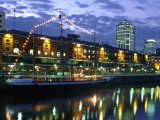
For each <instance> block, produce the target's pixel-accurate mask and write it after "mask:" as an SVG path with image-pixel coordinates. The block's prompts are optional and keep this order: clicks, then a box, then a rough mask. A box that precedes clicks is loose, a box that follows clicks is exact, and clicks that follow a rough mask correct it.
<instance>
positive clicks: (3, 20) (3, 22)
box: [0, 11, 5, 31]
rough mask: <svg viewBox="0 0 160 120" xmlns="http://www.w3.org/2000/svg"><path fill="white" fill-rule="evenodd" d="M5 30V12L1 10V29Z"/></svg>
mask: <svg viewBox="0 0 160 120" xmlns="http://www.w3.org/2000/svg"><path fill="white" fill-rule="evenodd" d="M2 30H5V12H3V11H0V31H2Z"/></svg>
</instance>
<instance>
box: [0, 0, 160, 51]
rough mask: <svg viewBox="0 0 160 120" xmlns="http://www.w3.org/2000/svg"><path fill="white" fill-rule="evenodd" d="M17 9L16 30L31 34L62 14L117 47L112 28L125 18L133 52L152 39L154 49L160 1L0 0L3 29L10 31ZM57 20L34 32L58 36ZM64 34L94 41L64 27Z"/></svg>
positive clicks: (159, 22) (99, 39) (101, 39)
mask: <svg viewBox="0 0 160 120" xmlns="http://www.w3.org/2000/svg"><path fill="white" fill-rule="evenodd" d="M14 9H16V29H17V30H24V31H30V30H31V29H32V28H33V26H34V25H35V24H38V23H41V22H43V21H45V20H47V19H49V18H51V17H52V16H57V15H58V14H59V11H62V15H63V16H66V17H67V18H68V19H70V20H72V21H73V22H74V24H76V25H78V26H80V27H83V28H85V29H86V30H88V31H90V30H94V31H95V32H96V41H97V42H99V43H101V42H107V43H109V44H110V45H112V46H116V42H115V26H116V25H117V24H118V23H119V22H120V21H122V20H123V19H128V21H130V22H131V23H132V24H133V25H135V26H136V49H137V50H140V49H143V44H144V41H145V40H146V39H150V38H152V39H155V40H156V42H157V47H158V46H159V45H160V44H159V40H160V39H159V38H160V33H159V32H160V26H159V25H160V12H159V9H160V1H159V0H134V1H133V0H0V10H3V11H5V12H6V27H7V29H13V16H14V12H13V10H14ZM58 22H59V21H58V20H57V21H54V22H51V23H49V24H46V25H44V26H43V27H41V28H39V29H37V30H36V31H37V32H38V33H42V34H47V35H53V36H58V35H59V34H60V32H59V31H60V29H59V23H58ZM64 28H65V29H64V34H65V35H66V34H68V33H75V34H80V35H81V39H83V40H87V41H93V36H91V35H88V34H86V33H85V32H81V31H79V30H77V29H76V28H74V27H72V26H68V25H67V24H66V25H65V23H64Z"/></svg>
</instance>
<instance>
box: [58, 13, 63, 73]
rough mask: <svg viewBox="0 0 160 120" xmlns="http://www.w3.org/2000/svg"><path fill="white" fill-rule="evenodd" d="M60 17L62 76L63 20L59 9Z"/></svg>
mask: <svg viewBox="0 0 160 120" xmlns="http://www.w3.org/2000/svg"><path fill="white" fill-rule="evenodd" d="M59 19H60V34H61V50H60V53H61V70H62V75H63V76H64V57H63V21H62V13H61V11H60V15H59Z"/></svg>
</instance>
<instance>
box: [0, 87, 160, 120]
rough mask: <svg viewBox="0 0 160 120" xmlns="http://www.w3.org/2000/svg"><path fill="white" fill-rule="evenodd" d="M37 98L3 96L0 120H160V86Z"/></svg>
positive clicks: (112, 89)
mask: <svg viewBox="0 0 160 120" xmlns="http://www.w3.org/2000/svg"><path fill="white" fill-rule="evenodd" d="M64 94H66V93H64ZM46 96H47V95H46ZM30 98H32V99H30ZM33 98H34V96H30V97H29V98H24V97H23V99H21V97H15V96H14V95H13V96H7V95H5V96H2V97H1V100H0V102H1V103H0V110H1V111H0V117H1V118H0V120H159V119H160V87H159V86H151V87H144V86H141V87H121V88H118V87H114V88H107V89H103V90H98V91H93V92H90V93H89V94H88V93H87V94H86V93H84V94H80V95H78V94H77V95H74V96H66V97H63V95H61V97H55V96H54V95H53V97H52V95H50V97H49V98H46V99H33ZM41 98H44V97H41Z"/></svg>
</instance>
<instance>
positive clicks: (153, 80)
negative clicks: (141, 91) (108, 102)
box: [110, 76, 160, 86]
mask: <svg viewBox="0 0 160 120" xmlns="http://www.w3.org/2000/svg"><path fill="white" fill-rule="evenodd" d="M140 84H141V85H142V84H150V85H151V84H152V85H153V84H157V85H159V84H160V76H116V77H114V78H113V79H112V80H111V82H110V85H117V86H118V85H140Z"/></svg>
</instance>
